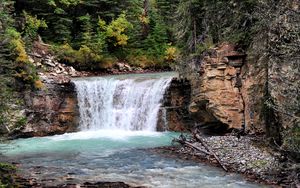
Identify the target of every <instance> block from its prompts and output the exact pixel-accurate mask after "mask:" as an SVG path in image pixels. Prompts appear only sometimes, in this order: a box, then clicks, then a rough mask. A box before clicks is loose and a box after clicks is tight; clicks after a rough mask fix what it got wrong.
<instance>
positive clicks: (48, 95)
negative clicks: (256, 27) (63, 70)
mask: <svg viewBox="0 0 300 188" xmlns="http://www.w3.org/2000/svg"><path fill="white" fill-rule="evenodd" d="M43 84H44V86H43V88H42V89H40V90H38V91H27V92H25V93H24V101H25V106H26V110H25V114H26V117H27V123H26V124H25V125H24V126H23V127H21V128H20V129H16V130H15V131H13V132H12V133H11V135H12V136H13V137H32V136H48V135H54V134H63V133H66V132H72V131H75V130H77V126H78V120H79V111H78V106H77V96H76V91H75V86H74V84H73V83H71V82H70V80H69V79H66V78H60V79H59V77H52V78H51V77H45V78H44V79H43Z"/></svg>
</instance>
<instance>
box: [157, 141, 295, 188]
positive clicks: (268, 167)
mask: <svg viewBox="0 0 300 188" xmlns="http://www.w3.org/2000/svg"><path fill="white" fill-rule="evenodd" d="M202 139H203V141H204V142H205V143H206V144H207V145H208V146H209V147H210V149H211V151H212V152H213V153H215V154H216V156H218V158H219V159H220V162H221V163H222V164H223V165H224V166H225V167H226V168H227V169H228V171H229V172H234V173H240V174H243V175H244V176H245V177H246V178H247V179H249V180H250V181H254V182H259V183H263V184H268V185H273V186H275V187H296V188H299V187H300V184H299V179H298V177H297V175H299V174H297V172H298V173H299V171H298V170H299V168H298V167H299V164H298V165H297V164H296V167H297V166H298V167H297V169H298V170H297V169H294V170H292V171H289V170H288V169H289V168H288V167H287V165H288V163H287V162H283V161H284V160H286V159H284V158H285V157H284V156H282V155H281V154H280V153H279V152H275V151H273V150H271V149H270V148H268V147H266V146H265V145H266V144H265V143H264V142H263V139H262V138H260V137H250V136H244V137H241V138H237V137H236V136H209V137H203V138H202ZM192 144H193V145H194V146H196V147H198V148H200V149H203V150H205V148H204V147H203V145H202V144H201V143H199V142H193V143H192ZM153 151H154V152H157V153H160V154H163V155H173V156H174V157H179V158H181V159H185V160H195V161H199V162H204V163H209V164H212V165H214V166H220V165H219V164H218V162H217V161H216V160H215V158H214V157H212V156H208V155H206V154H204V153H203V152H200V151H197V150H195V149H192V148H191V147H187V146H173V147H164V148H156V149H153ZM293 165H294V166H295V164H293ZM283 166H285V167H286V168H284V167H283ZM295 173H296V174H295Z"/></svg>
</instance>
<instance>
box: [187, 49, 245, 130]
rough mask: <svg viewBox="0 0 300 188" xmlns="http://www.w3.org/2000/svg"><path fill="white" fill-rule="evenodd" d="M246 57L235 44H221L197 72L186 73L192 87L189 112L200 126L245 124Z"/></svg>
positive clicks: (241, 125) (199, 66)
mask: <svg viewBox="0 0 300 188" xmlns="http://www.w3.org/2000/svg"><path fill="white" fill-rule="evenodd" d="M244 60H245V54H243V53H239V52H237V51H236V50H235V49H234V46H233V45H229V44H222V45H221V46H219V47H217V48H215V49H211V50H210V51H209V53H208V54H207V55H206V56H205V57H204V58H203V61H202V62H201V64H200V63H199V64H198V70H197V72H194V73H192V74H188V75H187V77H188V78H189V80H191V85H192V88H193V92H192V97H191V104H190V106H189V111H190V113H191V115H192V116H193V117H194V119H195V120H196V121H197V122H198V123H199V124H200V125H201V126H208V127H209V126H213V127H216V128H217V127H218V126H219V127H220V128H221V127H222V126H228V127H226V128H236V129H241V128H243V127H244V101H243V96H242V93H241V88H242V80H241V79H242V78H241V76H240V75H241V70H242V66H243V64H244ZM196 64H197V62H196Z"/></svg>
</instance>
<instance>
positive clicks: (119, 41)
mask: <svg viewBox="0 0 300 188" xmlns="http://www.w3.org/2000/svg"><path fill="white" fill-rule="evenodd" d="M132 27H133V26H132V24H131V23H130V22H128V21H127V19H126V15H125V14H124V13H123V14H121V15H120V16H119V17H118V18H117V19H116V20H113V21H112V22H111V23H110V24H109V25H108V26H107V27H106V35H107V37H109V38H115V40H116V43H115V44H114V45H115V46H118V45H119V46H125V45H127V41H128V39H129V37H128V36H127V35H126V34H124V32H125V31H126V29H128V28H132Z"/></svg>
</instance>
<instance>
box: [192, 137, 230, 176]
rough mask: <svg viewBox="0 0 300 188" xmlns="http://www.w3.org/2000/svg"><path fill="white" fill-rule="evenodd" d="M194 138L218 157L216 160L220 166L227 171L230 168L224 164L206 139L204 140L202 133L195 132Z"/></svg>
mask: <svg viewBox="0 0 300 188" xmlns="http://www.w3.org/2000/svg"><path fill="white" fill-rule="evenodd" d="M194 138H195V139H196V140H197V141H198V142H200V143H201V144H202V145H203V146H204V148H205V149H206V150H207V151H208V152H209V153H210V154H211V155H212V156H213V157H214V158H215V159H216V161H217V162H218V163H219V164H220V166H221V167H222V168H223V169H224V170H225V171H226V172H227V171H228V169H227V168H226V167H225V166H224V165H223V163H222V162H221V160H220V158H219V157H218V156H217V155H216V153H215V152H213V151H212V150H211V148H210V147H209V146H208V145H207V144H206V143H205V142H204V140H202V138H201V137H200V135H199V134H197V133H196V134H194Z"/></svg>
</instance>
